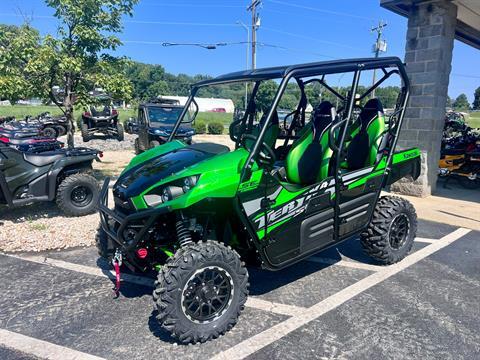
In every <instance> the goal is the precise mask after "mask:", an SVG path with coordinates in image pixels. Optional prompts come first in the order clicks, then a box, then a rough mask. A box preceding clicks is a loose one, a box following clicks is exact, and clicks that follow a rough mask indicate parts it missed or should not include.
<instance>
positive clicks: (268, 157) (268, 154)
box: [240, 134, 277, 166]
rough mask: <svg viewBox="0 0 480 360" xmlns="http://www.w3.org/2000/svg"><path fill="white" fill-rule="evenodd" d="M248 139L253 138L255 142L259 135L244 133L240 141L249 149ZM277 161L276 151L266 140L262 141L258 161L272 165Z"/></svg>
mask: <svg viewBox="0 0 480 360" xmlns="http://www.w3.org/2000/svg"><path fill="white" fill-rule="evenodd" d="M246 140H251V141H253V142H254V143H255V142H256V141H257V137H256V136H255V135H252V134H243V136H242V138H241V140H240V141H241V143H242V146H244V147H245V148H246V149H248V146H247V145H246ZM250 150H251V149H250ZM275 161H277V156H276V155H275V152H274V151H273V150H272V148H271V147H270V146H268V145H267V144H266V143H265V142H264V141H262V143H261V149H260V152H259V153H258V162H259V163H260V164H263V165H269V166H272V165H273V164H274V163H275Z"/></svg>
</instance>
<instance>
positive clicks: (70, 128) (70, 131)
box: [65, 105, 75, 149]
mask: <svg viewBox="0 0 480 360" xmlns="http://www.w3.org/2000/svg"><path fill="white" fill-rule="evenodd" d="M65 117H66V118H67V145H68V148H69V149H71V148H73V147H75V141H74V134H75V125H74V118H73V106H72V105H70V106H67V107H66V111H65Z"/></svg>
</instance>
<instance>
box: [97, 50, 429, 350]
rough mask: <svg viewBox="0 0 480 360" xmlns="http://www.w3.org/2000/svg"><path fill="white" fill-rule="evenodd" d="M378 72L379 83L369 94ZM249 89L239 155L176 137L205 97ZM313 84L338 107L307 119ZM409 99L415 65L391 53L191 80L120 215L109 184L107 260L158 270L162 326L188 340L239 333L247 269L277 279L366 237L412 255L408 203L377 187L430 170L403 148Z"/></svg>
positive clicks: (377, 246)
mask: <svg viewBox="0 0 480 360" xmlns="http://www.w3.org/2000/svg"><path fill="white" fill-rule="evenodd" d="M374 70H375V71H377V72H381V74H382V76H381V78H380V79H379V80H378V81H377V82H376V83H375V84H374V85H373V86H369V87H368V88H365V87H362V86H360V85H359V84H360V83H361V77H362V76H364V79H365V80H366V81H371V80H370V79H371V73H372V72H373V71H374ZM343 74H346V75H347V74H348V75H349V76H350V78H351V82H350V80H348V81H349V85H348V86H349V91H348V92H347V93H340V92H339V91H338V88H337V89H336V88H334V87H332V86H331V85H329V82H328V79H329V78H332V77H333V78H334V79H337V78H338V77H339V76H342V77H343ZM392 76H393V77H397V78H399V79H400V80H401V83H402V86H401V88H400V93H399V95H398V99H397V102H396V107H395V109H394V110H393V111H392V112H391V115H389V116H385V115H384V109H383V107H382V104H381V101H380V100H379V99H378V98H375V97H373V96H372V94H373V93H374V91H375V89H377V88H378V87H379V86H380V85H381V84H383V83H384V82H385V81H387V80H388V79H390V78H391V77H392ZM367 77H368V79H367ZM343 79H344V81H345V79H348V77H343ZM272 80H274V81H275V83H276V84H278V90H277V92H276V94H275V96H274V98H273V99H272V101H271V105H270V106H269V107H268V109H267V110H265V107H262V110H261V111H260V108H259V107H258V106H257V100H258V95H259V88H260V87H261V86H262V84H264V83H265V82H271V81H272ZM244 82H249V83H250V96H249V98H250V99H249V103H248V106H247V109H246V111H245V114H244V115H243V117H242V118H240V119H237V120H236V121H233V122H232V124H231V125H230V132H229V133H230V138H231V140H232V141H233V142H234V143H235V149H234V150H232V151H230V149H229V148H228V147H226V146H224V145H218V144H214V143H194V144H192V145H187V144H185V143H183V142H181V141H179V140H175V134H176V132H177V131H178V129H179V128H180V127H181V125H182V123H185V122H192V121H194V119H195V116H196V113H197V112H198V107H197V106H196V102H195V97H196V95H197V93H200V94H201V91H202V89H203V88H205V87H207V86H218V85H221V86H224V85H227V84H232V83H244ZM291 84H293V85H291ZM287 85H288V87H287ZM292 86H295V87H296V88H297V89H298V92H299V94H300V96H299V98H300V100H299V102H298V104H297V106H296V109H294V110H292V112H291V114H290V115H289V116H291V117H292V119H291V121H289V129H287V130H288V131H282V132H280V131H279V121H278V114H277V108H278V109H280V106H279V104H280V102H281V101H282V96H283V95H284V93H285V92H286V90H287V88H291V87H292ZM309 86H317V87H321V88H322V92H328V93H329V95H330V99H331V98H332V97H333V98H335V99H337V100H336V101H334V102H336V106H334V105H333V104H332V103H331V102H329V101H318V104H316V106H315V107H314V110H313V111H312V112H311V114H308V113H307V111H306V110H307V106H309V104H311V103H315V101H316V100H318V96H317V99H313V98H309V97H308V94H310V93H312V92H308V91H306V88H307V87H309ZM408 98H409V80H408V77H407V75H406V72H405V67H404V65H403V63H402V62H401V61H400V59H398V58H394V57H389V58H379V59H368V58H366V59H350V60H338V61H330V62H317V63H309V64H302V65H294V66H282V67H274V68H265V69H257V70H252V71H242V72H236V73H232V74H228V75H224V76H220V77H217V78H215V79H212V80H206V81H202V82H200V83H197V84H195V85H194V86H193V87H192V91H191V95H190V98H189V99H188V101H187V104H186V106H185V107H184V109H183V111H182V114H181V115H180V116H179V119H178V120H177V122H176V124H175V126H174V128H173V131H172V133H171V134H170V137H169V140H168V142H167V143H165V144H164V145H161V146H158V147H155V148H154V149H151V150H148V151H146V152H144V153H142V154H140V155H138V156H136V157H135V158H134V159H133V160H132V161H131V162H130V164H129V165H128V166H127V168H126V169H125V170H124V171H123V173H122V174H121V175H120V177H119V178H118V180H117V181H116V183H115V184H114V185H113V198H114V204H113V205H114V206H111V207H109V205H108V195H107V192H108V189H109V180H108V179H107V180H106V181H105V184H104V185H103V189H102V193H101V203H100V204H99V209H100V216H101V224H100V227H99V230H98V234H97V239H96V241H97V246H98V250H99V253H100V255H101V256H103V257H105V258H107V259H109V260H110V261H113V263H114V265H116V266H115V267H116V268H118V267H119V264H121V262H123V264H124V265H126V266H128V267H129V268H131V269H132V270H136V271H152V270H155V271H157V272H158V275H157V276H158V279H157V281H156V283H155V289H154V292H153V297H154V300H155V303H156V307H157V310H158V320H159V322H160V324H161V325H162V326H163V328H164V329H166V330H168V331H169V332H170V333H171V334H172V335H173V336H174V337H176V338H178V339H179V340H180V341H181V342H184V343H192V342H193V343H196V342H204V341H207V340H209V339H213V338H216V337H218V336H219V335H222V334H224V333H225V332H227V331H228V330H230V329H231V328H232V327H233V326H234V324H235V323H236V322H237V319H238V317H239V315H240V313H241V311H242V310H243V308H244V306H245V302H246V300H247V295H248V286H249V279H248V272H247V268H246V265H245V264H247V265H248V266H259V267H261V268H263V269H268V270H279V269H283V268H285V267H287V266H289V265H292V264H294V263H296V262H298V261H301V260H302V259H305V258H307V257H309V256H311V255H312V254H314V253H317V252H319V251H321V250H323V249H325V248H327V247H330V246H333V245H336V244H338V243H339V242H341V241H344V240H347V239H350V238H360V241H361V243H362V245H363V248H364V249H365V251H366V252H367V253H368V254H369V255H370V256H372V257H373V258H374V259H375V260H376V261H377V262H379V263H381V264H392V263H395V262H398V261H400V260H402V259H403V258H404V257H405V256H406V255H407V254H408V252H409V251H410V249H411V247H412V244H413V240H414V237H415V234H416V227H417V219H416V213H415V210H414V208H413V206H412V205H411V204H410V203H409V202H407V201H406V200H404V199H401V198H398V197H393V196H381V191H382V189H384V188H385V187H387V186H389V185H390V184H392V183H394V182H396V181H398V180H399V179H401V178H403V177H406V176H410V177H412V178H413V179H416V178H417V177H418V176H419V173H420V152H419V150H418V149H416V148H413V149H406V150H401V151H396V150H395V148H396V144H397V139H398V135H399V131H400V128H401V125H402V121H403V118H404V114H405V110H406V107H407V102H408ZM263 100H264V99H263ZM320 100H321V99H320ZM192 109H194V110H193V111H192ZM195 109H196V110H195ZM293 130H295V131H293Z"/></svg>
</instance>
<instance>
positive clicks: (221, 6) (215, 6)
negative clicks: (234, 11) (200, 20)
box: [142, 1, 244, 8]
mask: <svg viewBox="0 0 480 360" xmlns="http://www.w3.org/2000/svg"><path fill="white" fill-rule="evenodd" d="M142 4H143V5H147V6H156V7H162V6H166V7H201V8H204V7H214V8H244V6H241V5H215V4H185V3H176V4H159V3H151V2H144V1H142Z"/></svg>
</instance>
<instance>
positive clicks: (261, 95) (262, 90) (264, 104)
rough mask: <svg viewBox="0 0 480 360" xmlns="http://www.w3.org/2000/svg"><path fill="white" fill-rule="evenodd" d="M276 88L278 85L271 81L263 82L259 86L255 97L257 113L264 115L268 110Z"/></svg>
mask: <svg viewBox="0 0 480 360" xmlns="http://www.w3.org/2000/svg"><path fill="white" fill-rule="evenodd" d="M277 88H278V85H277V84H276V83H275V81H273V80H268V81H264V82H262V83H261V84H260V87H259V88H258V92H257V95H256V97H255V100H256V104H257V110H258V111H261V112H264V113H265V112H267V111H268V110H269V109H270V106H271V105H272V102H273V98H274V97H275V94H276V93H277Z"/></svg>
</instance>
